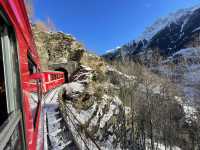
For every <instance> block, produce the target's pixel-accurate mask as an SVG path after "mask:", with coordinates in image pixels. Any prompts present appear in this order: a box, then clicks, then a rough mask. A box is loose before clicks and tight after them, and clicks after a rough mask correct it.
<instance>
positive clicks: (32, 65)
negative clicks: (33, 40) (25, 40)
mask: <svg viewBox="0 0 200 150" xmlns="http://www.w3.org/2000/svg"><path fill="white" fill-rule="evenodd" d="M27 57H28V69H29V72H30V74H33V73H36V72H37V65H36V64H35V63H34V61H33V58H32V56H31V54H30V53H29V52H28V56H27Z"/></svg>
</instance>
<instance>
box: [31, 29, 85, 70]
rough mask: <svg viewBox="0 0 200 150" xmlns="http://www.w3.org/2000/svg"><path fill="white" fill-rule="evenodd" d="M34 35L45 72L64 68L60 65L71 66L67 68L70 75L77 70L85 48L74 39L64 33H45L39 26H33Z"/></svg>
mask: <svg viewBox="0 0 200 150" xmlns="http://www.w3.org/2000/svg"><path fill="white" fill-rule="evenodd" d="M33 33H34V37H35V42H36V46H37V50H38V53H39V56H40V60H41V64H42V70H43V71H47V70H49V69H59V68H63V66H62V65H61V66H59V65H58V64H63V63H65V64H69V65H68V66H69V67H67V65H66V66H65V67H67V70H68V71H69V72H70V73H72V72H73V71H75V70H76V69H77V66H78V63H79V61H80V59H81V56H82V55H83V53H84V52H85V48H84V47H83V46H82V45H81V44H80V43H79V42H77V41H76V39H75V38H74V37H72V36H71V35H67V34H64V33H62V32H48V31H43V30H41V29H40V28H38V27H37V26H33ZM54 64H55V65H54ZM72 64H73V65H72ZM72 66H73V67H72Z"/></svg>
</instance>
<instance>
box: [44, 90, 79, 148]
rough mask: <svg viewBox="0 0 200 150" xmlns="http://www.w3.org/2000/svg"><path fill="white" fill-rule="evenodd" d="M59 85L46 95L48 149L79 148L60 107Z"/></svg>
mask: <svg viewBox="0 0 200 150" xmlns="http://www.w3.org/2000/svg"><path fill="white" fill-rule="evenodd" d="M59 89H60V88H59V87H58V88H56V89H53V90H51V91H49V92H48V93H47V94H46V95H45V96H44V101H45V104H44V110H45V113H46V124H47V133H48V135H47V141H48V150H69V149H70V150H78V147H77V146H76V144H75V142H74V141H73V138H72V134H71V132H70V130H69V129H68V127H67V125H66V124H65V121H64V119H63V118H62V115H61V113H60V110H59V108H58V106H59V105H58V91H59Z"/></svg>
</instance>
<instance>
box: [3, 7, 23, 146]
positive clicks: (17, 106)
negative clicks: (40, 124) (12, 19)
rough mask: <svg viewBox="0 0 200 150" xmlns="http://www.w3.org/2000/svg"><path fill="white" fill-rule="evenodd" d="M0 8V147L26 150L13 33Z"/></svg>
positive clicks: (16, 54)
mask: <svg viewBox="0 0 200 150" xmlns="http://www.w3.org/2000/svg"><path fill="white" fill-rule="evenodd" d="M6 18H7V17H6V16H5V14H4V13H3V11H2V10H1V9H0V149H5V150H10V149H11V150H12V149H15V150H21V149H25V143H24V142H25V140H24V132H23V131H24V130H23V129H24V128H23V121H22V115H23V114H22V108H21V107H22V105H21V103H22V102H21V90H20V89H21V88H20V75H19V62H18V49H17V42H16V38H15V32H14V30H13V28H12V26H11V25H10V23H9V21H8V20H7V19H6Z"/></svg>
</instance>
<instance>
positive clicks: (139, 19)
mask: <svg viewBox="0 0 200 150" xmlns="http://www.w3.org/2000/svg"><path fill="white" fill-rule="evenodd" d="M33 1H34V7H35V18H36V20H43V21H45V20H47V18H48V17H49V18H51V20H52V21H53V22H54V24H55V26H56V28H57V29H58V30H60V31H63V32H65V33H70V34H72V35H73V36H75V37H76V39H77V40H79V41H81V42H82V43H83V44H84V45H85V46H86V47H87V48H88V49H89V50H91V51H93V52H95V53H97V54H99V55H100V54H103V53H105V51H107V50H109V49H112V48H115V47H117V46H120V45H122V44H125V43H127V42H129V41H130V40H133V39H135V38H137V37H138V36H139V35H140V34H141V33H142V32H143V31H144V29H145V28H146V27H147V26H149V25H151V24H152V23H153V22H154V21H155V20H156V19H157V18H158V17H162V16H166V15H167V14H169V13H171V12H174V11H176V10H177V9H180V8H186V7H190V6H193V5H196V4H200V1H199V0H56V1H55V0H33Z"/></svg>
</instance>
